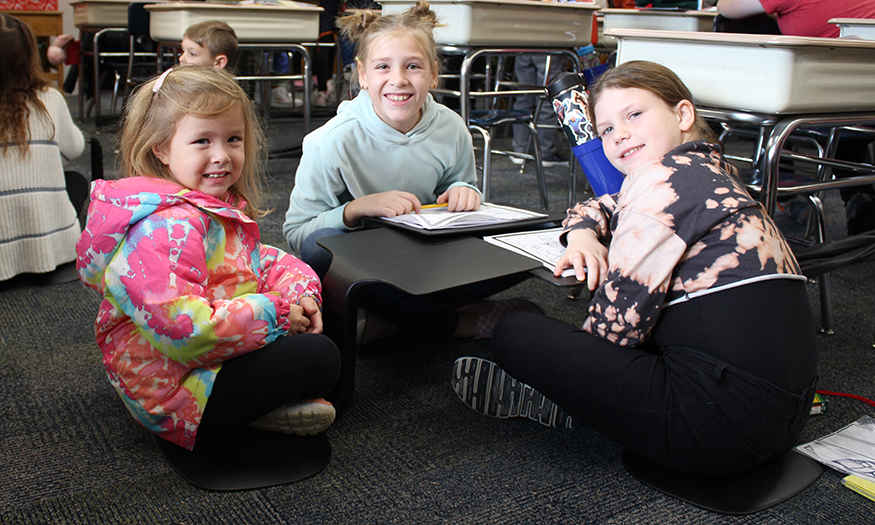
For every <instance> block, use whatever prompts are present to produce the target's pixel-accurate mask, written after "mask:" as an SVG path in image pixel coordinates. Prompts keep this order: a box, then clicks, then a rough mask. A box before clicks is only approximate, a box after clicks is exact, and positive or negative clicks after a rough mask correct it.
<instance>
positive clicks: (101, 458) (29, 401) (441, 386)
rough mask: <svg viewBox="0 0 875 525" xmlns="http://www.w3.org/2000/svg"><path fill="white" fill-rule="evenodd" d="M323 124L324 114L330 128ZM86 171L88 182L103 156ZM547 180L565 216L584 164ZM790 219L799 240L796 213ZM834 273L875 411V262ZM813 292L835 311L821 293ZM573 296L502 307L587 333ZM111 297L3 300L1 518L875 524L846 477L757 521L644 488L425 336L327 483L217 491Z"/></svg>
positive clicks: (849, 351)
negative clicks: (169, 434)
mask: <svg viewBox="0 0 875 525" xmlns="http://www.w3.org/2000/svg"><path fill="white" fill-rule="evenodd" d="M323 116H324V115H323ZM323 121H324V118H321V120H320V117H318V116H317V118H316V119H315V120H314V124H315V125H318V124H319V123H320V122H323ZM82 127H83V129H86V130H87V131H89V132H90V133H95V134H96V136H98V137H100V139H101V141H102V142H103V143H104V156H105V166H106V169H107V178H110V177H112V176H113V175H114V174H115V173H116V169H115V161H114V154H113V147H112V140H113V139H114V135H113V129H112V127H111V126H106V127H102V128H99V129H95V128H94V125H93V124H92V123H89V122H84V123H82ZM270 135H271V136H272V137H273V138H274V141H275V143H274V145H275V147H278V148H279V147H286V146H289V145H293V144H295V143H296V142H299V141H300V138H301V122H300V120H298V119H295V118H293V117H288V116H283V115H276V114H275V115H274V118H273V121H272V123H271V130H270ZM79 162H80V163H81V165H80V168H81V170H82V171H84V172H86V173H87V172H88V171H89V170H88V168H87V165H88V161H87V153H86V156H85V157H83V158H82V159H80V161H79ZM494 164H495V172H494V186H493V191H494V194H493V199H492V200H493V201H496V202H509V203H517V204H523V205H530V206H537V205H538V201H537V192H536V186H535V182H534V175H533V173H532V172H531V171H530V170H528V171H527V172H526V173H523V174H520V173H519V169H518V168H517V167H515V166H513V165H512V164H511V163H510V162H509V161H508V160H507V159H504V158H498V159H496V160H495V163H494ZM296 166H297V159H285V160H274V161H271V163H270V177H271V179H270V183H269V190H270V201H269V203H270V205H271V206H272V207H273V208H274V209H275V211H274V213H273V214H271V215H270V216H268V217H267V218H265V220H264V221H263V222H262V236H263V241H264V242H266V243H269V244H275V245H277V246H284V240H283V238H282V233H281V223H282V216H283V213H284V212H285V209H286V206H287V199H288V195H289V191H290V190H291V188H292V186H293V184H294V172H295V168H296ZM547 173H548V178H549V193H550V199H551V209H555V210H563V209H564V208H565V204H566V199H567V168H550V169H548V171H547ZM580 180H581V185H582V186H583V185H584V184H585V183H584V182H583V178H582V177H581V179H580ZM827 208H828V212H829V221H830V224H831V228H832V229H831V235H833V237H838V236H841V235H842V231H841V230H842V228H841V227H842V225H843V215H842V214H843V210H842V208H841V201H840V200H839V199H838V198H837V197H832V196H831V197H830V198H829V199H828V200H827ZM781 225H782V228H783V227H786V228H787V229H788V231H790V230H794V229H796V230H798V225H796V224H795V223H793V222H792V221H791V220H789V219H788V218H786V217H783V216H782V217H781ZM832 276H833V302H834V306H835V319H836V333H835V334H834V335H819V336H818V344H819V348H820V383H819V385H818V386H819V388H821V389H827V390H834V391H840V392H850V393H854V394H858V395H862V396H865V397H868V398H870V399H875V380H873V378H875V350H873V344H875V323H873V311H872V297H873V288H875V280H873V276H875V263H863V264H858V265H855V266H852V267H846V268H842V269H839V270H837V271H834V272H833V273H832ZM6 284H7V285H8V284H9V283H6ZM10 288H12V289H10ZM809 289H810V297H811V306H812V309H813V311H814V312H815V315H816V316H819V297H818V294H817V287H816V285H814V284H811V285H810V286H809ZM566 292H567V291H566V290H564V289H560V288H556V287H553V286H552V285H550V284H547V283H546V282H543V281H540V280H537V279H529V280H528V281H526V282H524V283H522V284H520V285H518V286H517V287H515V288H513V289H511V290H508V291H506V292H504V293H503V294H501V296H502V297H513V296H529V297H533V298H537V299H540V300H542V301H544V302H546V303H548V304H550V306H551V307H552V308H553V311H554V316H555V317H557V318H560V319H562V320H565V321H567V322H569V323H573V324H580V323H581V322H582V319H583V317H582V316H583V312H584V310H585V302H584V301H583V300H580V299H577V300H574V299H569V298H568V297H567V293H566ZM99 302H100V298H99V297H98V296H97V295H96V294H95V293H93V292H92V291H91V290H89V289H87V288H86V287H85V286H83V285H81V284H80V283H79V282H76V281H72V282H64V283H61V284H54V285H44V284H42V285H39V284H37V283H33V282H24V283H21V284H20V285H19V286H17V287H9V286H7V287H6V288H5V289H3V291H2V292H0V326H2V332H0V399H2V400H3V401H2V402H0V429H2V432H0V523H4V524H6V523H8V524H19V523H21V524H25V523H34V524H44V523H45V524H48V523H52V524H55V523H57V524H95V523H100V524H108V523H122V524H159V523H162V524H171V523H173V524H183V523H184V524H210V523H234V524H237V523H240V524H261V523H271V524H273V523H275V524H288V523H314V524H315V523H355V524H359V523H471V524H476V523H490V524H491V523H512V524H523V523H538V524H541V523H556V524H570V523H605V524H609V523H610V524H630V523H652V524H666V523H678V524H687V523H713V524H723V523H727V524H728V523H743V524H786V525H797V524H830V523H836V524H871V523H873V522H875V518H873V516H875V502H872V501H870V500H867V499H864V498H863V497H861V496H859V495H857V494H856V493H854V492H852V491H850V490H848V489H846V488H843V487H842V485H841V479H842V477H843V476H842V474H840V473H838V472H836V471H832V470H827V471H826V472H825V473H824V474H823V475H822V476H821V477H820V478H819V479H818V480H817V481H816V482H814V484H813V485H811V486H810V487H809V488H807V489H806V490H804V491H803V492H802V493H800V494H798V495H797V496H795V497H793V498H791V499H790V500H788V501H785V502H783V503H781V504H779V505H777V506H774V507H772V508H770V509H767V510H764V511H761V512H759V513H756V514H752V515H747V516H728V515H723V514H718V513H714V512H710V511H706V510H703V509H700V508H698V507H695V506H692V505H690V504H687V503H683V502H681V501H678V500H676V499H674V498H672V497H669V496H666V495H664V494H662V493H660V492H658V491H656V490H653V489H651V488H649V487H648V486H646V485H643V484H642V483H640V482H638V481H637V480H636V479H634V478H633V477H631V476H630V475H629V474H628V473H627V472H626V471H625V470H624V469H623V466H622V463H621V455H622V450H621V449H620V447H618V446H616V445H615V444H613V443H611V442H610V441H608V440H607V439H605V438H604V437H602V436H600V435H599V434H597V433H595V432H593V431H591V430H589V429H587V428H578V429H575V430H556V429H548V428H545V427H541V426H540V425H538V424H535V423H532V422H530V421H527V420H506V421H499V420H493V419H490V418H485V417H482V416H480V415H478V414H476V413H474V412H473V411H470V410H468V409H467V408H465V407H464V406H463V405H462V404H461V403H460V402H459V401H458V400H457V398H456V396H455V394H454V393H453V392H452V390H451V389H450V386H449V379H450V371H451V368H452V364H453V361H454V360H455V359H456V358H457V357H460V356H464V355H480V356H488V355H489V345H488V342H486V341H473V340H464V341H459V340H448V339H440V340H427V339H423V338H421V337H417V336H416V335H415V334H407V333H401V334H399V335H398V336H396V337H394V338H391V339H388V340H384V341H380V342H375V343H372V344H369V345H366V346H364V347H362V348H360V350H359V352H358V358H357V359H358V365H357V366H358V368H357V376H356V391H355V395H354V397H353V400H352V403H351V406H350V407H349V409H348V411H347V412H346V413H345V414H344V415H343V417H341V418H340V419H339V420H338V421H337V422H336V424H335V425H334V426H333V427H332V428H330V429H329V430H328V431H327V435H328V437H329V439H330V442H331V445H332V447H333V456H332V461H331V463H330V465H329V466H328V467H327V468H326V469H325V470H324V471H323V472H321V473H320V474H318V475H316V476H314V477H312V478H309V479H307V480H304V481H301V482H299V483H294V484H290V485H284V486H277V487H272V488H266V489H260V490H252V491H241V492H229V493H215V492H207V491H203V490H200V489H197V488H195V487H193V486H191V485H189V484H188V483H186V482H185V481H184V480H183V479H182V478H181V477H180V476H178V475H177V474H176V473H175V471H173V470H172V469H171V467H170V466H169V465H168V464H167V463H166V462H165V461H164V459H163V458H162V456H161V455H160V454H159V452H158V450H157V449H156V447H155V446H154V445H153V443H152V441H151V439H150V437H149V434H148V432H147V431H146V430H144V429H143V428H142V427H140V426H139V425H138V424H137V423H136V422H135V421H134V420H133V419H132V418H131V417H130V416H129V415H128V413H127V411H126V409H125V408H124V406H123V405H122V403H121V401H120V400H119V399H118V397H117V395H116V394H115V393H114V392H113V390H112V388H111V387H110V385H109V383H108V381H107V379H106V376H105V372H104V369H103V366H102V363H101V357H100V352H99V350H98V349H97V346H96V344H95V341H94V335H93V328H92V324H93V321H94V316H95V312H96V310H97V307H98V304H99ZM818 318H819V317H818ZM739 329H740V330H743V329H744V327H739ZM829 401H830V409H831V410H830V413H829V414H827V415H820V416H816V417H812V418H811V420H810V422H809V424H808V426H807V427H806V429H805V433H804V436H803V439H804V440H805V441H808V440H811V439H814V438H817V437H820V436H823V435H825V434H827V433H829V432H832V431H834V430H837V429H839V428H841V427H843V426H845V425H847V424H849V423H851V422H853V421H855V420H856V419H858V418H859V417H861V416H863V415H866V414H870V415H871V414H873V412H875V407H872V406H869V405H866V404H864V403H861V402H859V401H856V400H852V399H848V398H841V397H831V398H830V399H829ZM232 453H233V451H229V454H232Z"/></svg>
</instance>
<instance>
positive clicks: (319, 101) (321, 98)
mask: <svg viewBox="0 0 875 525" xmlns="http://www.w3.org/2000/svg"><path fill="white" fill-rule="evenodd" d="M328 93H330V91H317V92H316V93H314V94H313V105H314V106H316V107H317V108H324V107H327V106H328V101H329V100H330V99H331V96H330V95H329V94H328Z"/></svg>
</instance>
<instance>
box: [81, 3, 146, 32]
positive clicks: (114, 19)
mask: <svg viewBox="0 0 875 525" xmlns="http://www.w3.org/2000/svg"><path fill="white" fill-rule="evenodd" d="M130 4H131V2H126V1H124V0H87V1H84V2H71V3H70V5H72V6H73V25H74V26H76V27H79V28H82V27H128V5H130Z"/></svg>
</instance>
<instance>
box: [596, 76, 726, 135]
mask: <svg viewBox="0 0 875 525" xmlns="http://www.w3.org/2000/svg"><path fill="white" fill-rule="evenodd" d="M608 88H617V89H625V88H638V89H643V90H645V91H649V92H651V93H653V94H654V95H656V96H657V97H658V98H660V99H661V100H662V101H663V102H665V103H666V104H668V106H669V107H671V108H673V107H675V106H677V105H678V103H680V101H682V100H688V101H689V102H690V103H691V104H692V103H693V94H692V93H690V90H689V89H688V88H687V86H686V85H685V84H684V83H683V81H682V80H681V79H680V78H679V77H678V76H677V75H676V74H675V73H674V71H672V70H671V69H669V68H667V67H665V66H663V65H661V64H657V63H655V62H648V61H646V60H632V61H629V62H624V63H623V64H620V65H619V66H617V67H615V68H612V69H609V70H608V71H606V72H605V73H604V74H602V76H600V77H599V79H598V80H596V82H595V84H593V85H592V87H591V88H590V90H589V108H588V111H589V118H590V121H591V122H592V126H593V128H594V129H598V125H597V123H596V119H595V105H596V103H597V102H598V99H599V97H600V96H601V94H602V92H603V91H604V90H606V89H608ZM693 114H694V115H695V117H696V120H695V129H696V134H697V136H698V138H699V139H704V140H707V141H708V142H713V143H719V141H718V140H717V137H716V136H715V135H714V132H713V131H712V130H711V128H710V127H709V126H708V124H707V123H706V122H705V119H703V118H702V117H701V116H700V115H699V112H698V111H696V108H695V105H694V106H693Z"/></svg>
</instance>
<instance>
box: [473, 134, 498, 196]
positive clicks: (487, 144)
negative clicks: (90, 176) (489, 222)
mask: <svg viewBox="0 0 875 525" xmlns="http://www.w3.org/2000/svg"><path fill="white" fill-rule="evenodd" d="M468 130H469V131H476V132H477V133H479V134H480V137H481V138H482V139H483V179H482V180H483V184H481V185H480V191H482V192H483V202H490V201H489V174H490V170H491V169H492V135H491V134H490V133H489V131H487V130H486V129H485V128H481V127H480V126H476V125H474V124H470V125H469V126H468Z"/></svg>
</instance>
